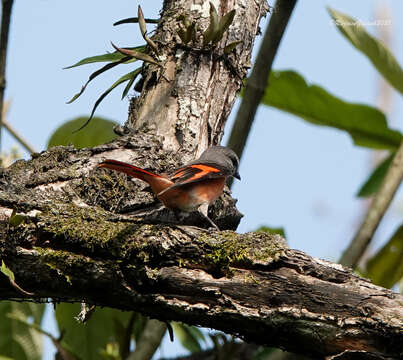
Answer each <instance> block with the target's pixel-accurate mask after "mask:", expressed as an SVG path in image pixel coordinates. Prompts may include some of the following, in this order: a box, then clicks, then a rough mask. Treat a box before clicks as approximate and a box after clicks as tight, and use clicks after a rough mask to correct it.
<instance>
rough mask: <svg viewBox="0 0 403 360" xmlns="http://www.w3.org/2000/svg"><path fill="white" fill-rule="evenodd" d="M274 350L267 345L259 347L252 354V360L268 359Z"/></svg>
mask: <svg viewBox="0 0 403 360" xmlns="http://www.w3.org/2000/svg"><path fill="white" fill-rule="evenodd" d="M274 351H275V349H274V348H269V347H263V346H261V347H259V349H257V350H256V352H255V353H254V354H253V357H252V360H266V359H270V356H271V355H272V353H273V352H274Z"/></svg>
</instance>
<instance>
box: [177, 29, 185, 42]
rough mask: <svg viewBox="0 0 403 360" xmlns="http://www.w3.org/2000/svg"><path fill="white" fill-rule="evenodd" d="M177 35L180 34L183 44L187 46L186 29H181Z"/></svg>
mask: <svg viewBox="0 0 403 360" xmlns="http://www.w3.org/2000/svg"><path fill="white" fill-rule="evenodd" d="M177 33H178V35H179V37H180V38H181V40H182V42H183V43H184V44H185V41H186V30H184V29H179V30H178V31H177Z"/></svg>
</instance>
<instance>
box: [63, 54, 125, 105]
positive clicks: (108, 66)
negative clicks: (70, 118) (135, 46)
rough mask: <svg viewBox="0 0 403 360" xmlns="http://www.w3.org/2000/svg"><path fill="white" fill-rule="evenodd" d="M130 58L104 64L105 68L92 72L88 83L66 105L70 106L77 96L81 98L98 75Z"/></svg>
mask: <svg viewBox="0 0 403 360" xmlns="http://www.w3.org/2000/svg"><path fill="white" fill-rule="evenodd" d="M130 59H131V57H130V56H125V57H123V58H122V59H120V60H118V61H115V62H113V63H109V64H106V65H105V66H103V67H102V68H100V69H98V70H97V71H95V72H93V73H92V74H91V75H90V77H89V78H88V81H87V82H86V83H85V84H84V85H83V86H82V87H81V90H80V91H79V92H78V93H77V94H75V95H74V96H73V97H72V98H71V99H70V100H69V101H67V103H66V104H71V103H72V102H73V101H75V100H77V98H78V97H79V96H81V94H82V93H83V92H84V91H85V89H86V88H87V85H88V84H89V83H90V82H91V81H92V80H94V79H95V78H96V77H97V76H98V75H101V74H102V73H104V72H105V71H108V70H110V69H112V68H114V67H115V66H117V65H119V64H123V63H124V62H126V61H128V60H130Z"/></svg>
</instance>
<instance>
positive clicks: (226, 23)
mask: <svg viewBox="0 0 403 360" xmlns="http://www.w3.org/2000/svg"><path fill="white" fill-rule="evenodd" d="M234 16H235V10H231V11H230V12H227V13H226V14H225V15H224V16H223V17H222V18H221V19H220V22H219V24H218V31H217V33H216V35H215V36H214V38H213V44H216V43H218V42H219V41H220V40H221V39H222V37H223V35H224V33H225V31H227V29H228V28H229V27H230V25H231V24H232V21H233V20H234Z"/></svg>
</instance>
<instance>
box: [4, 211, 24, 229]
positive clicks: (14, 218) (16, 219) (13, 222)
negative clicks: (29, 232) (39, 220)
mask: <svg viewBox="0 0 403 360" xmlns="http://www.w3.org/2000/svg"><path fill="white" fill-rule="evenodd" d="M25 219H26V216H23V215H19V214H17V211H16V210H15V209H13V212H12V213H11V216H10V218H9V219H8V225H9V226H11V227H17V226H19V225H21V224H22V223H23V222H24V221H25Z"/></svg>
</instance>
